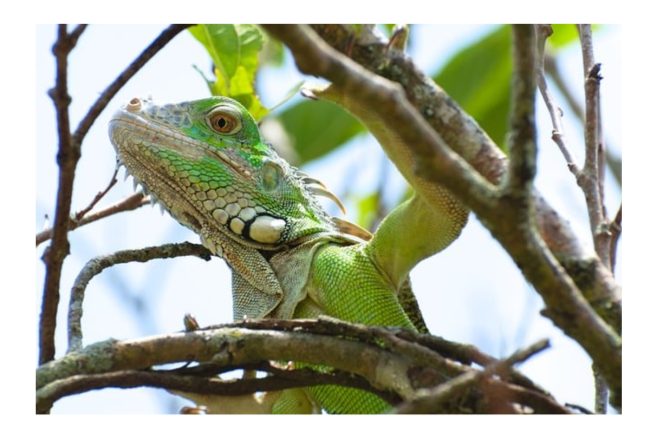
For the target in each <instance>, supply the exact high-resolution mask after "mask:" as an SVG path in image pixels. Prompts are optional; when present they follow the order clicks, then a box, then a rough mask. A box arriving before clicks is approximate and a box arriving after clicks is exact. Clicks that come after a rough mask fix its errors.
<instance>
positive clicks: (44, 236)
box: [36, 192, 151, 246]
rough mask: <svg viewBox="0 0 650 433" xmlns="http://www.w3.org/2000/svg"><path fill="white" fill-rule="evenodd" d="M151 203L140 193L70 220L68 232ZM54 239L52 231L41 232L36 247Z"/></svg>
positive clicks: (37, 237)
mask: <svg viewBox="0 0 650 433" xmlns="http://www.w3.org/2000/svg"><path fill="white" fill-rule="evenodd" d="M149 203H151V200H150V198H149V197H148V196H145V195H144V194H143V193H141V192H138V193H135V194H133V195H131V196H129V197H127V198H125V199H123V200H120V201H119V202H117V203H114V204H112V205H110V206H108V207H106V208H104V209H101V210H98V211H97V212H93V213H91V214H88V215H85V216H84V217H83V218H81V219H80V220H79V219H75V220H72V219H71V220H70V221H69V226H68V231H69V232H70V231H73V230H75V229H77V228H79V227H81V226H84V225H86V224H90V223H92V222H94V221H97V220H100V219H102V218H106V217H108V216H111V215H115V214H117V213H120V212H125V211H130V210H135V209H138V208H140V207H142V206H144V205H147V204H149ZM51 237H52V229H51V228H49V229H46V230H43V231H42V232H39V233H38V234H37V235H36V246H38V245H40V244H41V243H42V242H45V241H46V240H48V239H50V238H51Z"/></svg>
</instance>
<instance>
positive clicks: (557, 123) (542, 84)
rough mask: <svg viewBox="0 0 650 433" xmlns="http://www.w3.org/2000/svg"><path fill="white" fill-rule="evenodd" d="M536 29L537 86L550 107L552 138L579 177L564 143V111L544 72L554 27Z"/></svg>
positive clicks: (544, 25) (570, 168)
mask: <svg viewBox="0 0 650 433" xmlns="http://www.w3.org/2000/svg"><path fill="white" fill-rule="evenodd" d="M536 29H537V86H538V87H539V91H540V93H541V95H542V99H544V103H545V104H546V108H547V109H548V112H549V114H550V116H551V123H552V125H553V132H552V133H551V139H552V140H553V141H554V142H555V144H557V146H558V148H559V149H560V152H561V153H562V155H563V156H564V159H565V160H566V163H567V167H568V168H569V171H571V173H573V174H574V175H575V176H576V178H578V177H579V169H578V166H577V165H576V163H575V161H574V159H573V156H571V153H570V152H569V149H568V148H567V146H566V144H565V143H564V128H563V127H562V119H561V118H562V115H563V113H562V110H561V109H560V107H558V106H557V104H556V103H555V101H554V100H553V97H552V96H551V92H550V91H549V89H548V85H547V83H546V74H545V72H544V65H545V62H544V58H545V55H544V48H545V45H546V39H547V38H548V37H549V36H550V35H551V34H553V29H552V28H551V26H550V25H548V24H540V25H537V26H536Z"/></svg>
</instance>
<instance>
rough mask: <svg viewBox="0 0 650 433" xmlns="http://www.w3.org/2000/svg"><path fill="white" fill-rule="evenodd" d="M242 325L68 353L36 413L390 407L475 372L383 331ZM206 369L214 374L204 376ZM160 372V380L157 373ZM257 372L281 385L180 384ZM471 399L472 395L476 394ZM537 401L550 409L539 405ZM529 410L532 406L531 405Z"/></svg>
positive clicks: (48, 368)
mask: <svg viewBox="0 0 650 433" xmlns="http://www.w3.org/2000/svg"><path fill="white" fill-rule="evenodd" d="M240 325H241V326H239V327H237V326H236V325H229V326H228V327H220V328H211V329H203V330H197V331H193V332H187V333H176V334H168V335H161V336H153V337H147V338H142V339H136V340H128V341H115V340H109V341H104V342H101V343H96V344H93V345H90V346H87V347H85V348H83V349H80V350H78V351H75V352H70V353H68V354H67V355H65V356H64V357H63V358H61V359H58V360H55V361H51V362H49V363H47V364H45V365H43V366H41V367H39V368H38V369H37V374H36V387H37V396H36V397H37V402H36V404H37V408H38V411H39V412H47V411H49V409H50V407H51V405H52V404H53V403H54V401H55V400H56V399H58V398H60V397H62V396H64V395H68V394H71V393H76V392H83V391H87V390H90V389H96V388H101V387H105V386H125V385H128V386H141V385H151V386H161V387H165V388H171V389H177V390H182V391H189V392H198V393H205V392H215V393H219V394H221V393H224V394H228V395H240V394H243V393H248V392H252V391H260V390H270V389H284V388H288V387H295V386H305V385H307V384H319V383H337V384H345V385H346V386H348V385H351V386H355V387H358V388H361V389H366V390H372V391H373V392H379V393H380V395H381V396H384V397H385V398H388V399H389V400H390V401H391V402H397V401H398V400H399V399H409V398H413V397H414V396H415V390H416V388H419V387H433V386H436V385H438V384H440V383H443V382H444V381H446V380H449V379H450V378H452V377H456V376H459V375H461V374H463V373H465V372H467V371H471V369H470V368H469V367H466V366H462V365H461V364H459V363H456V362H453V361H452V360H447V361H446V364H445V365H444V366H442V369H441V368H440V367H441V365H442V364H439V363H438V361H437V360H438V359H440V355H439V354H437V353H435V352H433V351H431V350H430V349H427V348H425V347H419V348H416V346H418V344H417V343H413V342H409V341H402V340H400V339H399V338H398V337H397V336H396V335H395V333H394V331H392V330H386V329H382V328H374V327H367V328H365V327H362V326H360V325H352V324H345V323H342V322H339V321H328V320H301V321H295V323H293V324H292V322H291V321H255V322H248V323H244V324H240ZM348 326H349V328H348ZM252 328H256V329H252ZM289 328H291V329H290V330H285V329H289ZM364 328H365V329H364ZM341 329H347V330H351V331H352V335H346V338H340V335H341V334H340V332H341ZM344 335H345V334H344ZM357 337H359V338H357ZM387 341H389V342H391V343H390V345H389V347H386V346H385V345H384V343H385V342H387ZM188 361H194V362H200V363H207V364H201V365H200V366H199V367H192V368H181V369H176V370H168V371H165V373H164V375H163V373H162V371H161V370H160V369H159V368H160V367H161V366H164V365H166V364H170V363H175V362H188ZM268 361H295V362H301V363H311V364H319V365H327V366H331V367H333V368H334V369H335V371H334V373H333V374H329V375H328V376H324V375H317V374H314V373H311V372H308V371H303V372H301V373H293V372H289V371H287V372H282V371H278V369H277V368H273V369H268V368H266V367H264V365H268V364H266V363H267V362H268ZM430 361H433V364H431V362H430ZM260 363H261V364H260ZM203 365H205V366H206V367H208V368H207V369H203V368H201V367H203ZM157 366H158V369H157V370H155V372H154V371H151V369H152V368H155V367H157ZM260 366H261V367H260ZM258 367H259V369H260V370H262V371H267V372H269V373H270V374H271V377H275V378H276V379H269V380H268V381H262V380H256V381H251V380H250V379H244V380H243V381H242V382H237V383H238V384H237V385H234V384H233V385H225V384H223V382H219V381H218V380H211V381H206V380H192V379H187V380H185V379H183V378H181V377H180V376H181V375H183V376H188V377H192V378H196V377H197V376H198V377H200V378H204V377H205V376H208V377H212V376H213V375H214V374H217V373H219V372H221V371H225V370H231V369H240V368H246V369H250V368H258ZM154 373H155V374H154ZM301 374H302V375H303V376H300V375H301ZM506 376H507V375H505V374H504V377H506ZM296 380H300V382H296ZM312 381H313V382H312ZM489 387H490V388H489V389H492V388H493V387H496V388H494V389H501V388H502V387H505V388H506V389H508V390H511V391H512V393H511V395H513V396H515V397H514V400H511V401H512V402H513V403H516V402H518V403H520V404H524V405H527V406H528V407H531V408H532V410H534V411H536V412H557V411H558V410H560V409H561V406H559V405H558V404H557V403H553V404H552V405H551V406H553V408H551V407H550V406H549V402H553V400H552V398H549V397H548V396H546V395H544V394H542V393H539V392H538V391H536V390H534V389H524V388H521V387H520V386H518V385H512V384H509V383H508V382H507V381H504V380H497V379H494V382H492V383H491V384H489ZM517 390H518V391H517ZM515 391H517V392H515ZM468 392H470V393H472V392H474V391H473V390H472V389H470V390H468ZM480 398H481V397H480V395H479V394H476V395H475V396H474V397H473V400H472V401H474V403H472V404H470V409H472V410H475V411H481V407H482V406H481V402H480ZM539 399H542V400H544V401H545V403H543V404H540V403H535V402H536V401H539ZM509 401H510V400H509ZM525 402H532V403H531V404H530V405H528V404H527V403H525Z"/></svg>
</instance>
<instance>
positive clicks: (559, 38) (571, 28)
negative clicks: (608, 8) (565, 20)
mask: <svg viewBox="0 0 650 433" xmlns="http://www.w3.org/2000/svg"><path fill="white" fill-rule="evenodd" d="M552 27H553V34H552V35H551V36H550V37H549V38H548V44H549V45H550V47H551V48H552V49H554V50H556V51H557V50H558V49H561V48H565V47H566V46H568V45H570V44H572V43H574V42H578V41H579V40H580V37H579V36H580V35H579V34H578V28H577V26H576V25H575V24H553V25H552ZM602 27H603V26H602V25H599V24H594V25H592V26H591V31H592V32H597V31H599V30H600V29H602Z"/></svg>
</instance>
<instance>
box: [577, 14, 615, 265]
mask: <svg viewBox="0 0 650 433" xmlns="http://www.w3.org/2000/svg"><path fill="white" fill-rule="evenodd" d="M578 30H579V33H580V44H581V46H582V61H583V65H584V73H585V107H586V111H585V162H584V166H583V168H582V170H581V176H580V178H579V179H578V183H579V185H580V186H581V187H582V190H583V191H584V194H585V199H586V201H587V210H588V213H589V223H590V225H591V233H592V237H593V242H594V248H595V250H596V254H598V257H600V259H601V260H602V262H603V263H604V264H605V265H607V266H609V265H610V263H611V259H610V257H609V251H610V244H611V233H610V231H609V227H608V223H607V214H606V211H605V206H604V204H603V183H602V182H603V180H602V173H603V166H604V158H603V155H604V152H603V142H602V139H601V120H600V80H601V79H602V77H601V76H600V63H595V61H594V53H593V46H592V40H591V26H589V25H584V24H581V25H579V26H578Z"/></svg>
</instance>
